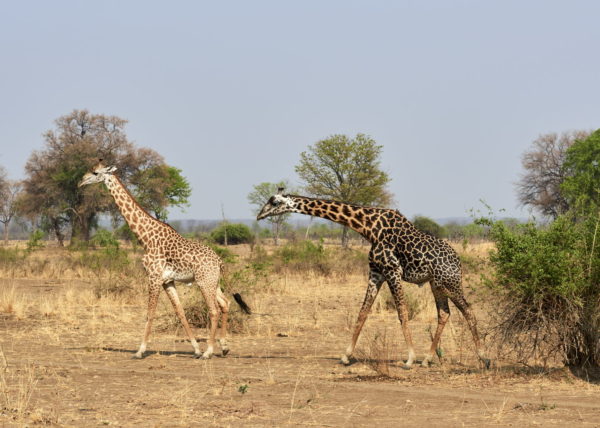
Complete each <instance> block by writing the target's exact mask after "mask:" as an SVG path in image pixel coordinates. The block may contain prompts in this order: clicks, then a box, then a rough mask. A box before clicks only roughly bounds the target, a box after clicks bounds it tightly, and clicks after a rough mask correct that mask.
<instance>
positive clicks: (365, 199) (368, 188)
mask: <svg viewBox="0 0 600 428" xmlns="http://www.w3.org/2000/svg"><path fill="white" fill-rule="evenodd" d="M381 151H382V146H380V145H378V144H377V143H376V142H375V140H373V139H372V138H371V137H369V136H367V135H364V134H357V135H356V137H354V138H348V137H347V136H346V135H339V134H338V135H332V136H330V137H329V138H327V139H325V140H321V141H318V142H317V143H315V144H314V145H313V146H309V148H308V151H306V152H302V153H301V154H300V163H299V164H298V165H297V166H296V172H297V173H298V175H299V176H300V178H301V179H302V181H303V182H304V187H305V189H306V191H307V192H308V193H310V194H311V195H314V196H316V197H322V198H331V199H336V200H339V201H342V202H346V203H352V204H358V205H374V204H375V205H387V204H389V203H390V201H391V194H390V193H389V192H388V191H387V188H386V185H387V184H388V182H389V181H390V178H389V176H388V175H387V173H385V172H384V171H382V170H381V169H380V160H379V157H380V156H381Z"/></svg>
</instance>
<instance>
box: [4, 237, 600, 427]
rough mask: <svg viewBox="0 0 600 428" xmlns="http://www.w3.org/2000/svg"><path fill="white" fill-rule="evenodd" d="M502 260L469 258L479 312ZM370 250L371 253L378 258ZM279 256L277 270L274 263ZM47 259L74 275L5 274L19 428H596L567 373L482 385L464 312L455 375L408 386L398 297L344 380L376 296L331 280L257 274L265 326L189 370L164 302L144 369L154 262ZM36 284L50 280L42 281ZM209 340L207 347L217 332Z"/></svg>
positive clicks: (420, 304) (359, 278)
mask: <svg viewBox="0 0 600 428" xmlns="http://www.w3.org/2000/svg"><path fill="white" fill-rule="evenodd" d="M488 249H489V248H485V246H482V247H477V246H470V245H469V246H467V248H466V249H463V248H462V247H459V248H458V250H459V251H460V252H461V253H462V252H464V253H465V254H466V256H467V257H471V258H472V259H474V260H475V261H474V262H471V264H470V266H469V271H468V272H467V275H468V276H469V283H468V284H466V285H467V286H466V287H465V288H466V290H467V293H468V295H469V299H470V300H471V301H476V300H478V299H479V300H485V294H484V292H485V290H483V289H482V288H481V287H479V286H478V282H477V281H478V276H479V273H480V272H479V271H478V264H479V262H478V260H481V266H482V268H483V269H485V268H486V264H485V257H486V255H487V251H488ZM231 250H232V251H233V252H235V253H236V254H238V263H239V265H237V266H233V267H232V271H234V270H235V269H236V268H240V269H242V270H243V269H244V265H245V264H246V263H250V262H252V261H253V260H255V258H254V256H253V254H252V252H251V251H250V248H249V247H248V246H236V247H232V248H231ZM357 250H359V251H364V252H365V253H366V251H367V248H361V247H358V248H357ZM265 251H266V252H267V255H270V254H272V253H273V252H274V251H275V249H274V248H271V247H267V248H265ZM33 254H34V255H35V258H34V259H32V260H31V261H30V263H31V264H32V266H33V265H34V264H35V263H43V262H42V259H43V258H44V257H48V258H49V259H50V260H62V261H61V262H59V263H62V264H61V265H60V266H59V267H58V268H54V269H47V270H46V271H43V270H42V271H41V272H38V270H37V269H38V267H30V268H28V270H21V268H20V267H18V266H6V265H4V266H0V312H2V316H3V320H4V325H3V326H2V327H1V328H2V329H3V330H2V334H1V335H0V346H1V350H2V355H4V353H6V358H4V361H6V359H8V360H9V363H11V364H5V365H4V367H8V368H7V369H6V370H4V371H3V372H2V373H3V374H2V376H3V377H2V379H0V382H2V383H1V385H0V386H1V387H2V388H1V389H2V394H3V404H2V405H3V408H4V410H3V412H0V421H2V423H5V424H10V423H13V422H16V423H19V424H34V423H35V424H48V425H69V426H72V425H79V426H92V425H116V426H120V425H132V426H133V425H148V424H152V425H167V426H172V425H181V426H193V425H199V424H203V425H206V424H208V425H214V426H232V425H240V424H243V425H245V426H265V425H273V426H283V425H314V426H340V425H356V426H363V425H366V424H372V423H377V424H380V425H383V426H392V425H394V424H396V423H397V421H398V420H402V421H404V422H406V424H408V423H410V424H412V425H417V426H419V425H425V424H430V425H436V424H441V423H444V424H446V425H448V426H463V425H467V426H482V425H491V424H493V425H500V426H504V425H509V424H513V425H532V424H534V423H542V424H543V422H544V421H545V422H550V423H552V421H560V422H561V423H562V424H565V423H578V425H581V426H586V424H587V423H588V422H589V423H590V424H591V423H593V422H594V419H593V415H594V411H595V410H593V409H594V408H593V407H586V406H587V405H588V404H589V403H593V402H595V400H596V401H597V399H598V398H600V389H599V388H600V386H598V384H597V383H596V382H597V381H595V380H594V378H593V377H591V378H590V377H588V378H586V377H585V376H586V375H584V374H572V373H571V372H569V371H568V370H565V369H564V368H559V367H554V368H549V369H546V370H540V369H539V368H527V367H523V366H518V365H515V364H514V363H513V362H512V361H510V360H504V361H499V362H498V363H497V364H496V366H495V367H494V369H493V370H488V371H486V370H482V369H481V368H479V366H478V363H477V359H476V356H475V354H474V352H473V349H472V339H471V337H470V333H469V332H468V330H467V329H466V326H465V323H464V322H463V320H462V317H461V315H460V314H459V313H458V311H456V310H453V315H452V317H451V318H450V322H449V323H448V324H447V327H446V330H445V331H444V335H443V336H442V342H441V348H442V350H443V355H442V359H441V360H437V361H436V363H437V364H435V365H434V367H432V368H430V369H423V368H420V367H415V368H413V369H412V370H403V368H402V365H403V364H402V363H403V359H404V358H406V347H405V345H404V339H403V337H402V334H401V330H400V328H399V322H398V319H397V314H396V311H395V308H393V307H389V305H387V304H386V300H388V299H389V297H387V295H386V290H385V289H384V290H382V293H381V295H380V296H379V297H378V299H377V300H376V303H375V305H374V308H373V311H372V313H371V315H370V317H369V319H368V320H367V323H366V325H365V327H364V330H363V334H362V335H361V338H360V340H359V343H358V346H357V356H358V357H359V362H358V363H356V364H354V365H352V366H350V367H344V366H341V365H339V364H338V363H337V361H338V357H339V355H340V354H341V352H342V351H343V350H344V349H345V347H346V346H347V344H348V343H347V341H348V340H349V338H350V334H351V330H352V328H353V325H354V322H355V319H356V316H357V314H358V310H359V308H360V304H361V302H362V299H363V297H364V292H365V289H366V281H367V276H366V272H365V271H362V270H356V271H353V272H336V271H335V270H333V271H331V272H329V273H328V274H327V275H323V274H322V273H321V271H320V270H319V269H315V270H311V269H309V270H308V271H306V272H298V271H296V270H295V269H291V270H285V269H283V270H279V271H278V272H277V273H273V272H272V271H270V272H269V273H268V274H267V275H266V276H259V277H256V276H254V273H251V272H250V273H248V272H247V273H245V274H244V275H245V276H242V277H239V278H238V282H237V285H236V286H240V287H241V286H247V287H248V288H247V289H245V293H247V294H246V295H245V296H244V297H245V298H246V299H247V300H248V302H249V304H250V305H251V307H252V309H253V311H254V315H252V316H250V317H243V318H241V322H240V323H239V325H238V328H237V329H236V332H235V333H234V334H232V336H231V340H230V346H231V349H232V351H231V354H230V355H229V356H228V357H227V358H218V357H215V358H213V359H212V360H208V361H196V360H193V359H191V358H190V354H191V346H189V343H187V342H186V341H185V339H183V338H184V337H185V335H184V334H183V331H182V329H181V327H180V326H179V323H178V322H170V321H169V320H171V319H172V317H173V310H172V308H171V305H170V303H169V301H168V299H166V298H165V297H164V296H163V297H161V299H160V303H159V308H158V314H157V318H158V319H159V321H158V322H157V328H156V329H155V331H154V332H153V334H152V336H151V343H150V344H149V350H150V351H152V352H157V353H156V354H151V355H150V356H149V357H148V358H146V359H145V360H142V361H132V360H130V359H129V356H130V355H131V354H132V353H133V352H134V351H135V349H136V347H137V345H138V344H139V339H140V335H141V333H142V328H143V322H144V317H145V311H146V289H145V277H144V275H143V274H142V273H141V272H140V271H139V270H137V269H138V267H137V265H136V257H139V255H135V254H129V257H130V258H131V260H132V261H131V263H129V264H128V265H127V267H126V269H131V270H125V271H124V272H123V271H122V272H109V271H98V270H97V271H92V270H91V269H90V268H89V267H86V266H82V265H81V264H78V258H77V254H72V253H71V252H68V251H66V250H60V249H53V248H45V249H43V250H39V251H37V252H35V253H33ZM463 257H464V255H463ZM36 260H37V261H36ZM44 266H46V267H47V266H49V265H48V264H47V263H46V264H45V265H44ZM31 271H35V272H38V273H37V274H36V275H38V276H35V277H34V278H31V277H29V276H28V273H27V272H31ZM229 274H231V272H229ZM61 275H64V277H62V276H61ZM244 281H247V282H250V283H252V285H251V286H248V284H247V283H244ZM112 283H116V285H117V286H116V287H115V286H110V284H112ZM122 284H126V285H127V286H126V287H122ZM98 290H101V292H98ZM179 290H180V295H181V299H182V301H183V302H184V303H186V302H187V303H188V304H189V303H190V302H193V301H194V297H193V293H194V292H195V291H194V289H193V288H188V287H179ZM405 292H406V294H407V296H409V297H408V299H409V301H412V302H413V306H414V307H413V309H414V310H413V313H412V316H411V318H412V319H411V322H410V326H411V330H412V332H413V338H414V342H415V347H416V351H417V359H420V358H422V356H423V355H424V354H425V352H427V350H428V348H429V344H430V333H431V331H432V329H434V328H435V325H436V324H437V314H436V311H435V305H434V302H433V296H432V295H431V291H430V289H429V286H428V285H426V286H424V287H422V288H419V287H417V286H414V285H410V284H407V285H406V286H405ZM387 293H389V292H387ZM476 298H478V299H476ZM195 304H196V303H193V305H195ZM193 305H192V306H193ZM234 305H235V303H233V302H232V306H234ZM474 307H475V309H476V311H477V315H478V317H479V320H480V326H481V327H482V329H483V330H485V322H486V317H485V313H486V310H487V308H486V307H484V306H482V305H481V304H478V303H474ZM453 309H454V308H453ZM161 327H162V328H161ZM196 330H197V335H198V336H199V337H200V338H201V339H202V338H203V337H205V335H206V332H205V330H204V329H203V328H197V329H196ZM494 356H495V355H492V357H494ZM17 361H18V362H19V364H18V365H16V364H14V363H16V362H17ZM557 409H558V410H557ZM589 426H593V425H589Z"/></svg>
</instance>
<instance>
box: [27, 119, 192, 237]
mask: <svg viewBox="0 0 600 428" xmlns="http://www.w3.org/2000/svg"><path fill="white" fill-rule="evenodd" d="M126 123H127V121H126V120H124V119H121V118H119V117H116V116H106V115H102V114H91V113H90V112H88V111H87V110H74V111H73V112H71V113H70V114H68V115H65V116H61V117H59V118H58V119H57V120H56V121H55V124H56V129H52V130H49V131H47V132H46V133H45V134H44V140H45V144H46V147H45V149H44V150H40V151H34V152H33V153H32V154H31V156H30V158H29V160H28V161H27V164H26V166H25V170H26V174H27V178H26V179H25V180H24V194H23V197H22V198H21V200H20V206H21V207H22V210H23V212H24V213H25V214H27V215H29V216H33V215H39V216H41V218H42V224H43V225H45V227H46V228H47V229H49V230H52V231H53V232H54V233H55V234H56V237H57V239H58V241H59V242H60V243H61V244H62V241H63V237H64V228H65V227H66V226H69V227H70V228H71V236H72V239H75V240H84V241H87V240H89V237H90V232H91V229H92V228H93V227H95V226H96V223H97V219H98V214H99V213H102V212H104V213H112V214H114V215H116V207H115V206H114V204H113V203H112V198H111V197H110V195H109V193H108V192H107V191H106V189H104V187H103V186H87V187H85V188H82V189H79V188H78V187H77V184H78V183H79V181H80V180H81V177H82V176H83V174H85V172H87V171H88V170H89V168H90V167H91V166H92V165H93V164H95V163H97V162H98V159H99V158H102V159H104V161H105V162H106V163H107V164H113V165H116V166H117V167H118V168H119V176H120V178H121V179H122V180H123V181H124V183H125V184H126V185H127V186H128V187H129V188H131V189H132V193H133V194H134V196H136V197H138V196H139V199H140V203H141V205H142V206H143V207H144V208H146V209H148V210H150V211H153V212H154V213H155V214H156V213H160V214H161V216H162V217H163V218H164V216H165V215H166V214H165V213H166V212H165V211H164V209H165V208H166V206H167V205H169V204H171V205H179V206H180V205H184V204H186V203H187V195H189V187H188V188H187V190H188V192H187V193H186V192H182V191H181V190H178V191H177V192H175V194H173V192H170V190H169V186H170V184H173V182H171V181H169V180H164V181H161V179H160V178H161V177H167V178H168V177H171V174H173V175H175V176H179V178H181V176H180V174H179V172H178V170H177V169H172V170H170V169H169V167H168V166H167V165H165V162H164V159H163V158H162V156H160V155H159V154H158V153H156V152H155V151H153V150H151V149H147V148H137V147H135V146H134V145H133V144H132V143H131V142H130V141H129V140H128V139H127V136H126V134H125V132H124V128H125V125H126ZM176 178H177V177H176ZM175 181H177V184H178V185H181V183H183V185H184V187H185V185H187V182H186V181H185V180H184V179H182V180H175Z"/></svg>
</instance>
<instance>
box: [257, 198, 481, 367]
mask: <svg viewBox="0 0 600 428" xmlns="http://www.w3.org/2000/svg"><path fill="white" fill-rule="evenodd" d="M282 191H283V189H279V192H278V193H277V194H276V195H274V196H272V197H271V198H270V199H269V200H268V202H267V203H266V204H265V206H264V207H263V208H262V209H261V211H260V213H259V214H258V216H257V219H258V220H261V219H263V218H265V217H269V216H274V215H280V214H283V213H288V212H295V213H301V214H307V215H311V216H315V217H322V218H326V219H328V220H331V221H334V222H337V223H340V224H343V225H345V226H348V227H349V228H351V229H353V230H355V231H356V232H358V233H360V234H361V235H362V236H364V237H365V238H366V239H367V240H369V241H370V242H371V244H372V246H371V251H370V252H369V267H370V271H369V284H368V287H367V292H366V295H365V298H364V301H363V304H362V307H361V309H360V312H359V315H358V320H357V321H356V325H355V327H354V333H353V334H352V340H351V342H350V345H349V346H348V348H347V349H346V352H345V353H344V354H343V356H342V363H344V364H349V363H350V358H351V356H352V353H353V352H354V348H355V347H356V342H357V340H358V336H359V335H360V331H361V329H362V327H363V325H364V323H365V321H366V319H367V316H368V314H369V312H370V310H371V305H372V304H373V301H374V300H375V297H376V296H377V294H378V292H379V289H380V288H381V285H382V284H383V283H384V282H387V283H388V286H389V288H390V291H391V293H392V296H393V298H394V302H395V304H396V309H397V311H398V318H399V319H400V323H401V326H402V332H403V334H404V339H405V341H406V345H407V347H408V359H407V361H406V366H407V367H410V366H411V365H412V364H413V362H414V360H415V351H414V348H413V342H412V336H411V332H410V330H409V328H408V310H407V306H406V300H405V297H404V291H403V289H402V281H406V282H410V283H413V284H418V285H419V286H422V285H423V284H425V283H426V282H429V283H430V285H431V291H432V292H433V296H434V299H435V304H436V307H437V311H438V326H437V329H436V331H435V334H434V336H433V340H432V343H431V348H430V350H429V353H428V354H427V355H426V356H425V358H424V359H423V361H422V365H423V366H428V365H429V363H430V362H431V361H432V359H433V357H434V355H435V352H436V350H437V348H438V343H439V341H440V337H441V335H442V331H443V329H444V326H445V325H446V322H447V321H448V317H449V316H450V307H449V306H448V299H450V300H452V302H453V303H454V304H455V305H456V307H457V308H458V309H459V310H460V311H461V312H462V314H463V316H464V317H465V320H466V322H467V324H468V326H469V329H470V330H471V334H472V335H473V340H474V342H475V348H476V351H477V355H478V356H479V358H480V360H481V361H482V362H483V364H484V365H485V367H489V365H490V360H489V359H487V358H486V357H485V355H484V353H483V350H482V348H481V344H480V341H479V334H478V332H477V321H476V319H475V316H474V315H473V313H472V312H471V309H470V306H469V304H468V303H467V301H466V299H465V297H464V294H463V291H462V285H461V282H462V279H461V265H460V259H459V258H458V255H457V254H456V252H455V251H454V249H453V248H452V247H450V245H448V243H446V242H445V241H442V240H441V239H437V238H435V237H433V236H431V235H428V234H426V233H423V232H421V231H419V230H418V229H417V228H415V226H414V225H413V224H412V223H411V222H410V221H408V220H407V219H406V217H404V216H403V215H402V214H400V212H399V211H397V210H393V209H384V208H374V207H363V206H357V205H351V204H346V203H342V202H337V201H329V200H323V199H315V198H308V197H304V196H297V195H284V194H282Z"/></svg>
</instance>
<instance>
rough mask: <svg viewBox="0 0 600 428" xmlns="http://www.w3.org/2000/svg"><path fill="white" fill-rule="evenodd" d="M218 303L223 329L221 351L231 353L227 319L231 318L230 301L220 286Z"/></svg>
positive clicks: (220, 339) (220, 341)
mask: <svg viewBox="0 0 600 428" xmlns="http://www.w3.org/2000/svg"><path fill="white" fill-rule="evenodd" d="M217 303H218V304H219V308H220V309H221V331H220V334H219V344H220V345H221V352H222V353H223V356H225V355H227V354H228V353H229V346H228V345H227V320H228V318H229V301H228V300H227V299H226V298H225V295H224V294H223V292H222V291H221V288H220V287H217Z"/></svg>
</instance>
